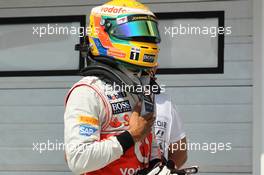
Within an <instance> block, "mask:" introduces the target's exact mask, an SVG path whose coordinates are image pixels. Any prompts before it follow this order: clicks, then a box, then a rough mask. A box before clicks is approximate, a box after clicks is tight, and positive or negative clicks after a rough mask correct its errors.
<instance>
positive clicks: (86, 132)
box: [80, 125, 97, 137]
mask: <svg viewBox="0 0 264 175" xmlns="http://www.w3.org/2000/svg"><path fill="white" fill-rule="evenodd" d="M96 131H97V128H95V127H93V126H91V125H80V135H82V136H87V137H89V136H91V135H93V134H94V133H95V132H96Z"/></svg>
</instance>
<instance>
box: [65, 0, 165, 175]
mask: <svg viewBox="0 0 264 175" xmlns="http://www.w3.org/2000/svg"><path fill="white" fill-rule="evenodd" d="M89 28H90V29H91V32H90V33H89V36H88V37H87V38H86V42H87V43H88V44H87V45H88V46H89V47H88V51H87V52H88V54H87V55H88V56H87V60H88V61H87V63H88V64H87V65H86V68H85V70H84V71H83V75H84V78H83V79H81V80H80V81H79V82H77V83H76V84H75V85H74V86H73V87H72V88H71V89H70V91H69V92H68V95H67V96H66V102H65V114H64V123H65V128H64V134H65V138H64V139H65V145H66V149H65V153H66V159H67V163H68V166H69V168H70V169H71V170H72V171H73V172H74V173H75V174H85V175H107V174H109V175H133V174H135V173H136V172H137V171H138V170H142V169H144V168H148V167H150V166H152V165H155V164H156V163H157V162H158V161H160V160H159V158H160V155H159V151H158V147H157V145H156V144H155V143H156V142H155V139H154V136H153V134H152V125H153V123H154V121H155V116H154V113H155V105H154V104H155V103H154V95H153V93H154V90H155V89H154V90H153V91H152V93H151V94H149V95H146V94H145V93H144V92H140V91H139V90H138V89H135V88H134V87H137V88H138V87H140V86H145V85H150V86H149V87H153V85H157V84H155V82H153V81H150V76H149V77H147V78H148V79H149V81H146V80H143V79H142V77H145V79H146V75H148V73H147V72H148V71H149V70H150V69H152V68H154V67H156V66H157V58H158V52H159V49H158V45H157V44H158V43H159V42H160V36H159V32H158V27H157V20H156V17H155V15H154V14H153V13H152V12H151V11H150V10H149V9H148V8H147V7H146V6H144V5H143V4H141V3H139V2H137V1H135V0H113V1H110V2H108V3H106V4H104V5H102V6H98V7H95V8H93V9H92V11H91V15H90V24H89ZM143 75H144V76H143ZM150 82H151V83H150ZM117 85H119V88H117V87H118V86H117ZM121 85H122V86H126V88H123V87H122V88H120V86H121ZM127 87H129V88H127ZM131 87H132V88H131ZM139 89H140V88H139ZM156 89H157V88H156Z"/></svg>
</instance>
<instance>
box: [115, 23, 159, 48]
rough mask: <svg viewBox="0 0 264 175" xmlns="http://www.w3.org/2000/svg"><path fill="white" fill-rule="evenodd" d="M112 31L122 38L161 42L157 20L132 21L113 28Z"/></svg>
mask: <svg viewBox="0 0 264 175" xmlns="http://www.w3.org/2000/svg"><path fill="white" fill-rule="evenodd" d="M110 33H111V34H112V35H113V36H115V37H117V38H120V39H126V40H134V41H143V42H152V43H159V42H160V35H159V30H158V25H157V22H155V21H151V20H139V21H131V22H127V23H124V24H121V25H117V26H115V27H113V28H112V30H111V31H110Z"/></svg>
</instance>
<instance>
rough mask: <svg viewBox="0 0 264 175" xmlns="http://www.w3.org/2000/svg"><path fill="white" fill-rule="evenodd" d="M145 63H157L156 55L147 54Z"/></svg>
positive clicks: (144, 58) (144, 59)
mask: <svg viewBox="0 0 264 175" xmlns="http://www.w3.org/2000/svg"><path fill="white" fill-rule="evenodd" d="M143 61H144V62H148V63H153V62H154V61H155V55H149V54H145V55H144V57H143Z"/></svg>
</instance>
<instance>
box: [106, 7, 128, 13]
mask: <svg viewBox="0 0 264 175" xmlns="http://www.w3.org/2000/svg"><path fill="white" fill-rule="evenodd" d="M101 12H104V13H114V14H119V13H126V12H127V10H126V9H124V8H123V7H115V6H113V7H103V8H102V9H101Z"/></svg>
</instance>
